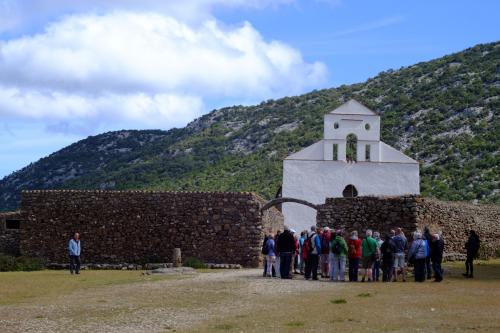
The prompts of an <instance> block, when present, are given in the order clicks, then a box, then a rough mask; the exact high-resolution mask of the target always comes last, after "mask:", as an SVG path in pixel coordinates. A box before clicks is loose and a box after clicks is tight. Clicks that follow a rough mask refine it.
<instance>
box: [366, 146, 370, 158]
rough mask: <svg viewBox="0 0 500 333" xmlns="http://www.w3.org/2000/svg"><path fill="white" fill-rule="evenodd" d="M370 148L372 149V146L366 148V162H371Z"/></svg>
mask: <svg viewBox="0 0 500 333" xmlns="http://www.w3.org/2000/svg"><path fill="white" fill-rule="evenodd" d="M370 148H371V146H370V145H366V146H365V161H370V160H371V154H370Z"/></svg>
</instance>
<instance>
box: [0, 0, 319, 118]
mask: <svg viewBox="0 0 500 333" xmlns="http://www.w3.org/2000/svg"><path fill="white" fill-rule="evenodd" d="M111 2H113V1H111ZM146 2H147V1H146ZM197 2H199V4H203V3H205V4H214V3H216V2H217V1H202V0H200V1H197ZM218 2H219V3H222V2H224V1H223V0H220V1H218ZM253 3H254V5H255V6H257V5H259V3H260V4H261V5H262V4H263V2H262V1H258V0H255V1H253ZM325 77H326V68H325V66H324V65H323V64H322V63H319V62H314V63H308V62H306V61H304V59H303V58H302V56H301V54H300V52H299V51H298V50H296V49H294V48H292V47H290V46H288V45H286V44H284V43H281V42H279V41H266V40H265V39H264V38H263V36H262V35H261V34H260V33H259V32H258V31H257V30H256V29H255V28H254V27H253V26H252V25H251V24H250V23H248V22H247V23H244V24H242V25H240V26H237V27H224V26H222V25H221V24H220V23H219V22H217V20H215V19H214V18H208V19H204V20H202V21H201V22H198V23H186V22H184V21H182V20H180V19H178V18H176V17H173V16H170V15H167V14H162V13H152V12H141V13H133V12H130V11H123V10H120V11H113V12H108V13H104V14H85V15H69V16H65V17H64V18H63V19H61V20H59V21H56V22H53V23H51V24H49V25H48V26H47V27H46V28H45V29H44V31H43V32H41V33H37V34H33V35H28V36H22V37H19V38H13V39H10V40H4V41H0V115H4V116H9V117H14V118H34V119H37V118H38V119H40V118H43V119H49V120H53V121H59V122H60V121H63V122H65V121H80V122H81V121H83V122H88V123H95V122H112V121H116V119H122V120H125V121H126V120H130V121H137V122H139V123H141V124H145V125H151V126H155V127H162V128H165V127H171V126H180V125H184V124H185V123H186V122H188V121H189V120H191V119H193V118H194V117H196V116H197V115H200V114H201V113H202V112H203V111H204V108H205V106H206V105H205V104H204V103H205V101H206V100H217V99H221V100H224V99H225V98H230V99H232V100H245V101H248V100H251V101H258V100H261V99H266V98H270V97H277V96H281V95H285V94H295V93H299V92H302V91H304V90H306V89H310V88H315V87H317V86H318V85H320V84H321V83H322V82H324V80H325Z"/></svg>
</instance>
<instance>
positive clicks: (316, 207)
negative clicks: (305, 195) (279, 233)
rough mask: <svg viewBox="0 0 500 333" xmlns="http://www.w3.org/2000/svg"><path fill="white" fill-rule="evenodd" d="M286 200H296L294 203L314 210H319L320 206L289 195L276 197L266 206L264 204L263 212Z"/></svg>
mask: <svg viewBox="0 0 500 333" xmlns="http://www.w3.org/2000/svg"><path fill="white" fill-rule="evenodd" d="M284 202H294V203H298V204H301V205H305V206H308V207H311V208H312V209H314V210H318V206H317V205H315V204H313V203H310V202H309V201H305V200H301V199H295V198H288V197H285V198H276V199H273V200H270V201H268V202H267V203H266V204H265V205H264V206H262V208H261V209H260V210H261V211H262V212H263V211H265V210H267V209H269V208H271V207H273V206H277V205H281V204H282V203H284Z"/></svg>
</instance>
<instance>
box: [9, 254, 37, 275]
mask: <svg viewBox="0 0 500 333" xmlns="http://www.w3.org/2000/svg"><path fill="white" fill-rule="evenodd" d="M44 268H45V263H44V262H43V261H42V260H41V259H38V258H29V257H22V256H21V257H14V256H9V255H6V254H1V253H0V272H18V271H25V272H31V271H40V270H42V269H44Z"/></svg>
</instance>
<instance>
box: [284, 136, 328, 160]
mask: <svg viewBox="0 0 500 333" xmlns="http://www.w3.org/2000/svg"><path fill="white" fill-rule="evenodd" d="M322 159H323V140H321V141H318V142H316V143H313V144H312V145H310V146H308V147H306V148H304V149H302V150H299V151H298V152H296V153H293V154H291V155H289V156H288V157H286V158H285V160H310V161H315V160H322Z"/></svg>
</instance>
